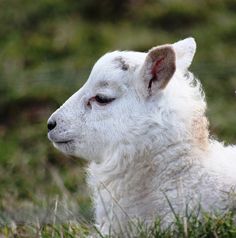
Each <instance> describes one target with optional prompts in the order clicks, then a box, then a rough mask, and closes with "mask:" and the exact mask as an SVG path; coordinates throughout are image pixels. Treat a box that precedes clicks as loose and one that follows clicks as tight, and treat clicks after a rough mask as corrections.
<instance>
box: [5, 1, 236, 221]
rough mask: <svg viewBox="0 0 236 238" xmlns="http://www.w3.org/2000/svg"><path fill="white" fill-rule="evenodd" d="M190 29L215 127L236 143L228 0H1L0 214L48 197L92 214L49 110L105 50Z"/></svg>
mask: <svg viewBox="0 0 236 238" xmlns="http://www.w3.org/2000/svg"><path fill="white" fill-rule="evenodd" d="M188 36H193V37H195V38H196V41H197V44H198V49H197V53H196V56H195V59H194V61H193V64H192V66H191V71H193V72H194V73H195V75H196V76H197V77H198V78H199V79H200V80H201V82H202V84H203V87H204V89H205V91H206V94H207V101H208V106H209V108H208V111H207V113H208V116H209V118H210V122H211V126H210V128H211V132H212V135H213V136H214V137H216V135H217V137H219V138H220V140H224V141H225V142H226V143H236V122H235V118H236V96H235V90H236V1H235V0H225V1H223V0H198V1H195V0H188V1H184V0H159V1H157V0H156V1H155V0H147V1H144V0H113V1H109V0H104V1H99V0H67V1H66V0H38V1H32V0H1V1H0V62H1V64H0V223H1V222H4V221H6V220H7V219H14V218H12V217H14V215H13V214H15V213H16V211H19V213H21V219H23V218H22V211H31V212H32V213H34V212H35V213H37V212H38V211H39V210H40V209H42V207H44V208H45V207H51V206H52V207H53V206H54V205H53V204H54V202H55V201H59V202H60V204H63V201H65V203H66V204H67V205H68V204H69V205H68V206H71V207H72V210H73V212H74V213H76V214H77V213H78V214H80V215H81V216H82V217H84V218H85V219H88V220H90V219H91V218H92V210H91V201H90V199H89V194H88V190H87V188H86V184H85V171H84V169H83V168H84V167H85V166H86V163H85V162H84V161H81V160H79V159H71V158H67V157H65V156H63V155H62V154H61V153H59V152H57V151H56V150H55V149H54V148H53V147H52V145H51V143H50V142H49V141H48V139H47V128H46V122H47V119H48V117H49V115H50V114H51V113H52V112H53V111H54V110H55V109H56V108H57V107H58V106H59V105H60V104H62V103H63V102H64V101H65V100H66V99H67V98H68V97H69V96H70V95H72V94H73V93H74V92H75V91H77V90H78V89H79V88H80V87H81V85H82V84H83V83H84V82H85V81H86V79H87V78H88V75H89V72H90V70H91V67H92V66H93V64H94V63H95V61H96V60H97V59H98V58H99V57H100V56H101V55H103V54H104V53H105V52H107V51H112V50H117V49H119V50H136V51H147V50H148V49H149V48H151V47H153V46H155V45H159V44H162V43H173V42H175V41H178V40H180V39H183V38H185V37H188ZM63 206H64V205H63ZM26 213H27V212H26ZM26 216H27V214H26ZM9 217H11V218H9ZM18 219H19V217H18Z"/></svg>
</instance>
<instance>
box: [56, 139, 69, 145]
mask: <svg viewBox="0 0 236 238" xmlns="http://www.w3.org/2000/svg"><path fill="white" fill-rule="evenodd" d="M70 142H72V140H64V141H54V143H55V144H59V145H62V144H68V143H70Z"/></svg>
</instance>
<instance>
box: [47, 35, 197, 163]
mask: <svg viewBox="0 0 236 238" xmlns="http://www.w3.org/2000/svg"><path fill="white" fill-rule="evenodd" d="M195 47H196V46H195V41H194V40H193V39H192V38H188V39H185V40H183V41H179V42H177V43H175V44H173V45H162V46H158V47H155V48H152V49H151V50H150V51H149V52H148V53H139V52H119V51H115V52H111V53H108V54H106V55H104V56H103V57H101V58H100V59H99V60H98V61H97V63H96V64H95V66H94V68H93V69H92V72H91V74H90V76H89V79H88V81H87V82H86V84H85V85H84V86H83V87H82V88H81V89H80V90H79V91H77V92H76V93H75V94H74V95H72V96H71V97H70V98H69V99H68V100H67V101H66V102H65V103H64V104H63V105H62V106H61V107H60V108H59V109H58V110H57V111H56V112H55V113H53V115H52V116H51V117H50V118H49V121H48V128H49V133H48V137H49V139H50V140H51V141H52V142H53V144H54V146H55V147H56V148H58V149H59V150H61V151H62V152H64V153H65V154H69V155H73V156H78V157H82V158H85V159H87V160H93V161H97V162H99V161H101V160H102V159H103V158H104V157H105V156H106V153H107V152H108V151H114V148H117V147H118V146H120V145H126V146H128V144H129V143H130V142H132V146H133V147H137V148H140V146H141V144H142V143H145V140H146V141H148V140H149V139H150V140H153V137H152V136H153V135H152V133H151V134H149V133H148V131H150V130H153V125H155V126H156V127H157V128H158V127H159V126H160V127H161V121H160V120H162V119H163V118H161V117H162V116H163V111H161V110H162V109H161V108H162V107H163V103H167V101H168V100H167V99H165V98H167V97H169V96H168V95H167V94H168V93H165V92H167V91H168V88H169V84H168V82H171V81H172V80H170V79H171V78H174V77H173V76H174V75H176V73H177V72H178V71H179V70H181V71H182V72H183V73H182V74H184V73H186V72H185V71H186V70H187V68H188V66H189V65H190V63H191V61H192V58H193V55H194V53H195ZM170 88H171V87H170ZM173 100H174V101H175V99H173ZM167 104H168V103H167ZM165 107H168V105H166V106H165ZM159 113H160V115H159V116H160V118H159V119H160V120H159V119H158V114H159ZM153 115H155V116H153ZM164 120H165V119H164ZM146 135H147V136H149V138H145V136H146ZM155 136H156V137H157V138H158V134H156V133H155Z"/></svg>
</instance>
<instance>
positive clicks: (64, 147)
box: [53, 140, 75, 156]
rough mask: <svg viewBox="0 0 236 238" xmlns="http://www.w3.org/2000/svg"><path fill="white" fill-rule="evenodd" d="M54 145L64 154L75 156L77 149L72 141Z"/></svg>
mask: <svg viewBox="0 0 236 238" xmlns="http://www.w3.org/2000/svg"><path fill="white" fill-rule="evenodd" d="M53 145H54V147H55V148H56V149H58V150H59V151H61V152H62V153H63V154H65V155H71V156H74V151H75V149H74V142H73V141H72V140H68V141H59V142H53Z"/></svg>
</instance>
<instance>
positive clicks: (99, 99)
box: [94, 95, 115, 105]
mask: <svg viewBox="0 0 236 238" xmlns="http://www.w3.org/2000/svg"><path fill="white" fill-rule="evenodd" d="M94 99H95V101H96V102H98V103H99V104H103V105H105V104H108V103H110V102H112V101H114V100H115V98H109V97H106V96H103V95H96V96H95V97H94Z"/></svg>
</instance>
